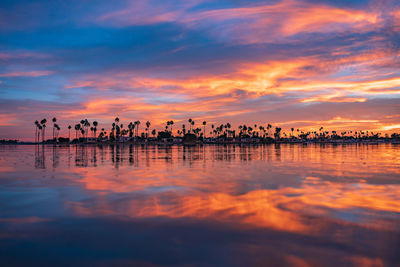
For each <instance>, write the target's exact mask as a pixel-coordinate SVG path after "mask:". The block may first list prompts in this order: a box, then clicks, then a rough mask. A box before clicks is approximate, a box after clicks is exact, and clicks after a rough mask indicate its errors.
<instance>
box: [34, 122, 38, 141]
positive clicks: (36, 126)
mask: <svg viewBox="0 0 400 267" xmlns="http://www.w3.org/2000/svg"><path fill="white" fill-rule="evenodd" d="M38 128H39V122H38V121H35V143H37V142H39V139H38V134H37V132H38Z"/></svg>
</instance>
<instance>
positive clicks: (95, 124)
mask: <svg viewBox="0 0 400 267" xmlns="http://www.w3.org/2000/svg"><path fill="white" fill-rule="evenodd" d="M97 125H98V122H97V121H94V122H93V126H94V128H93V131H94V137H95V138H96V132H97Z"/></svg>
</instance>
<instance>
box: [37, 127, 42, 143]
mask: <svg viewBox="0 0 400 267" xmlns="http://www.w3.org/2000/svg"><path fill="white" fill-rule="evenodd" d="M38 128H39V131H38V140H37V141H38V143H39V141H40V132H41V131H42V129H43V127H42V125H40V124H39V125H38Z"/></svg>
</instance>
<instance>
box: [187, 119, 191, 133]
mask: <svg viewBox="0 0 400 267" xmlns="http://www.w3.org/2000/svg"><path fill="white" fill-rule="evenodd" d="M188 122H189V125H190V130H189V131H192V119H190V118H189V119H188Z"/></svg>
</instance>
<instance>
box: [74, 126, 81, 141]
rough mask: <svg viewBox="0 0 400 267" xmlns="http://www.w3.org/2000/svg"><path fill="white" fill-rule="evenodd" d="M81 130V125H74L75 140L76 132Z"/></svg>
mask: <svg viewBox="0 0 400 267" xmlns="http://www.w3.org/2000/svg"><path fill="white" fill-rule="evenodd" d="M80 129H81V125H80V124H79V123H78V124H75V138H76V139H78V131H79V130H80Z"/></svg>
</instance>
